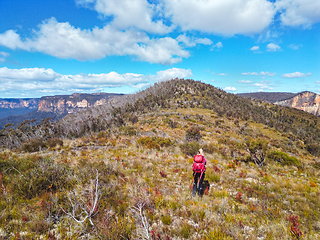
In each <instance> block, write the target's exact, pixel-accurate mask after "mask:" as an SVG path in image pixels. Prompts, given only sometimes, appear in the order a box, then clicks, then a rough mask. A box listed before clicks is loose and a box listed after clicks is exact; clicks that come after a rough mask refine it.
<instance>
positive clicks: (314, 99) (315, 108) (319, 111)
mask: <svg viewBox="0 0 320 240" xmlns="http://www.w3.org/2000/svg"><path fill="white" fill-rule="evenodd" d="M275 104H277V105H281V106H285V107H293V108H296V109H300V110H303V111H306V112H308V113H312V114H314V115H316V116H320V95H318V94H316V93H313V92H307V91H306V92H301V93H298V94H296V95H295V96H293V97H291V98H288V99H286V100H282V101H278V102H275Z"/></svg>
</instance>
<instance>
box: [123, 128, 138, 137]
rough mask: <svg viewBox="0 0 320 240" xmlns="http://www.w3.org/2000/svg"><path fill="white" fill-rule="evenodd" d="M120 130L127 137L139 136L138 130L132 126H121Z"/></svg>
mask: <svg viewBox="0 0 320 240" xmlns="http://www.w3.org/2000/svg"><path fill="white" fill-rule="evenodd" d="M119 130H120V132H122V133H123V134H124V135H127V136H135V135H136V134H137V130H136V128H135V127H132V126H121V127H120V128H119Z"/></svg>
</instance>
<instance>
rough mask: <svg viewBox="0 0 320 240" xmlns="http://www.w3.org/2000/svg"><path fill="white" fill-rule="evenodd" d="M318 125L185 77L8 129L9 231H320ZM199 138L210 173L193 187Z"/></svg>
mask: <svg viewBox="0 0 320 240" xmlns="http://www.w3.org/2000/svg"><path fill="white" fill-rule="evenodd" d="M319 129H320V125H319V123H318V118H317V117H316V116H314V115H312V114H308V113H305V112H303V111H299V110H296V109H291V108H285V107H281V106H276V105H272V104H268V103H265V102H262V101H252V100H250V99H245V98H242V97H239V96H236V95H233V94H228V93H226V92H224V91H222V90H219V89H216V88H214V87H212V86H210V85H207V84H204V83H201V82H195V81H193V80H181V79H174V80H171V81H168V82H162V83H159V84H155V85H154V86H153V87H150V88H148V89H146V90H144V91H141V92H139V93H137V94H134V95H130V96H126V97H125V98H123V99H122V100H121V101H119V102H113V103H112V104H106V105H103V106H98V107H95V108H90V109H88V110H85V111H81V112H79V113H77V114H73V115H67V116H66V117H64V118H63V119H62V120H60V121H59V122H56V123H55V122H50V121H44V122H42V124H41V125H38V126H30V125H29V123H28V122H25V123H24V124H21V125H20V126H19V128H18V129H16V130H14V129H10V128H6V129H4V130H2V131H1V135H2V136H1V138H0V139H1V146H2V152H1V153H0V173H2V174H0V195H1V196H0V238H1V237H2V238H4V239H12V238H13V239H18V238H21V239H22V238H23V239H39V238H40V236H42V237H43V238H46V239H301V237H303V238H304V239H319V238H320V235H319V230H320V219H319V210H320V202H319V201H318V199H319V191H320V187H319V184H320V181H319V176H320V162H319V160H318V156H319V154H320V152H319V151H318V146H319V141H320V131H319ZM200 147H201V148H202V149H203V150H204V152H205V157H206V159H207V161H208V163H207V171H206V175H205V181H207V182H206V183H207V184H206V188H205V190H204V193H203V197H198V196H197V197H194V198H192V197H191V190H190V188H189V186H190V184H191V181H192V161H193V158H192V157H193V155H194V153H195V152H196V151H197V150H198V149H199V148H200ZM10 149H11V150H10Z"/></svg>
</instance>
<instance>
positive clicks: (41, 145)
mask: <svg viewBox="0 0 320 240" xmlns="http://www.w3.org/2000/svg"><path fill="white" fill-rule="evenodd" d="M46 147H47V145H46V142H45V141H44V140H43V139H42V138H36V139H32V140H29V141H26V142H24V143H23V144H22V150H23V151H25V152H38V151H40V150H41V149H45V148H46Z"/></svg>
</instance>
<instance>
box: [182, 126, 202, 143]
mask: <svg viewBox="0 0 320 240" xmlns="http://www.w3.org/2000/svg"><path fill="white" fill-rule="evenodd" d="M201 138H202V136H201V133H200V128H199V127H194V126H193V127H191V128H189V129H188V130H187V131H186V140H187V141H188V142H190V141H199V140H200V139H201Z"/></svg>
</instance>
